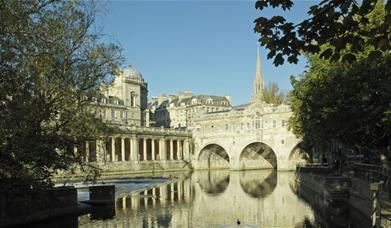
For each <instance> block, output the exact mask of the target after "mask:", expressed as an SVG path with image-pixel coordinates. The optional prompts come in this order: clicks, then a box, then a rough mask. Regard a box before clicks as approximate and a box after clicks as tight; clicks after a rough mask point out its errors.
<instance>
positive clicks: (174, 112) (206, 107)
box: [148, 92, 232, 129]
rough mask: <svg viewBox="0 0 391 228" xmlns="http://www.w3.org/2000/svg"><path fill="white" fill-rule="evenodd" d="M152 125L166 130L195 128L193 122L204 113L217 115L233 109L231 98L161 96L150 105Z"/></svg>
mask: <svg viewBox="0 0 391 228" xmlns="http://www.w3.org/2000/svg"><path fill="white" fill-rule="evenodd" d="M148 108H149V110H150V119H151V125H153V126H156V127H165V128H187V129H192V128H193V120H194V118H196V117H197V116H199V115H201V114H204V113H217V112H222V111H228V110H231V109H232V106H231V97H230V96H213V95H194V94H193V93H191V92H180V93H179V94H174V95H169V96H165V95H160V96H157V97H154V98H152V101H151V102H150V103H149V104H148Z"/></svg>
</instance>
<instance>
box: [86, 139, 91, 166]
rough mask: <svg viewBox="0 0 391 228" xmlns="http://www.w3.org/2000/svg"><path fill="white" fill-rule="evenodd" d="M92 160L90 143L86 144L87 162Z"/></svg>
mask: <svg viewBox="0 0 391 228" xmlns="http://www.w3.org/2000/svg"><path fill="white" fill-rule="evenodd" d="M89 159H90V143H89V142H88V141H87V142H86V162H89Z"/></svg>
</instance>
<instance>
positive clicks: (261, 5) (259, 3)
mask: <svg viewBox="0 0 391 228" xmlns="http://www.w3.org/2000/svg"><path fill="white" fill-rule="evenodd" d="M266 7H267V2H266V1H264V0H262V1H257V2H256V3H255V9H259V10H263V9H264V8H266Z"/></svg>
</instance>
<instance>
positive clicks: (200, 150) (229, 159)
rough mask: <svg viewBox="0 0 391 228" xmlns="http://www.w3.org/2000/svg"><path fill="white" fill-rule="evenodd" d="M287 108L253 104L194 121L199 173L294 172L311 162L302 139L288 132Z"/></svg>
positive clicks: (195, 152) (195, 154)
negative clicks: (216, 170)
mask: <svg viewBox="0 0 391 228" xmlns="http://www.w3.org/2000/svg"><path fill="white" fill-rule="evenodd" d="M291 114H292V113H291V111H290V108H289V106H287V105H278V106H277V105H266V104H261V103H258V104H250V105H248V106H246V107H244V108H238V109H234V110H231V111H229V112H220V113H211V114H207V115H205V116H203V117H202V118H199V119H197V120H195V122H196V123H197V127H196V129H194V130H193V140H194V145H195V148H194V156H193V161H192V162H193V166H194V167H195V168H196V169H221V168H227V169H231V170H247V169H268V168H272V169H278V170H294V169H295V168H296V165H297V164H299V163H303V162H305V161H306V159H308V158H309V156H308V154H307V153H305V152H304V151H303V149H302V148H301V144H300V142H301V139H299V138H297V137H296V136H295V135H294V134H293V133H292V132H291V131H289V130H288V127H287V121H288V119H289V117H290V116H291Z"/></svg>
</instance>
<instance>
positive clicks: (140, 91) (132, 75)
mask: <svg viewBox="0 0 391 228" xmlns="http://www.w3.org/2000/svg"><path fill="white" fill-rule="evenodd" d="M263 84H264V83H263V79H262V74H261V63H260V57H259V52H258V56H257V64H256V77H255V81H254V88H253V90H254V92H253V96H252V98H251V101H250V103H248V104H245V105H240V106H236V107H232V106H231V99H230V97H228V96H209V95H193V94H192V93H189V92H183V93H179V94H178V95H171V96H169V97H166V96H159V97H156V98H154V99H153V100H152V102H151V103H150V104H149V106H148V107H147V93H148V90H147V83H145V82H144V79H143V78H142V76H141V74H140V73H139V72H138V71H137V70H136V69H134V68H132V67H131V66H129V67H128V68H126V69H125V70H124V71H122V72H121V74H120V75H119V76H118V77H117V78H116V79H115V81H114V82H113V84H112V85H111V86H110V87H108V88H105V90H104V95H105V96H104V97H102V98H100V99H99V100H96V103H95V104H96V106H97V107H98V108H99V109H100V110H102V111H101V112H100V114H101V116H102V118H103V120H105V121H107V122H109V123H111V124H116V125H117V126H119V128H120V129H121V130H120V131H119V132H117V133H116V134H115V135H112V137H109V138H105V139H100V140H98V141H96V142H89V143H87V144H86V151H87V160H89V161H96V162H98V163H101V164H105V166H106V168H107V169H106V170H116V171H118V172H122V171H126V170H128V171H132V172H133V171H134V172H147V171H148V170H151V169H152V170H155V169H156V168H155V164H159V165H158V167H160V168H159V169H162V170H177V169H178V167H182V169H183V167H186V169H188V168H191V167H194V168H195V169H227V168H228V169H232V170H247V169H265V168H266V169H270V168H271V169H280V170H281V169H283V170H293V169H295V168H296V165H297V164H299V163H303V162H305V158H306V157H305V156H306V154H305V153H303V151H302V150H301V149H300V147H299V144H300V142H301V139H299V138H297V137H296V136H295V135H294V134H293V133H292V132H291V131H289V130H288V127H287V123H288V120H289V118H290V116H291V115H292V112H291V110H290V107H289V106H288V105H286V104H281V105H275V104H266V103H265V102H264V100H263V95H262V90H263ZM150 120H151V122H150ZM150 123H151V125H150ZM150 126H153V127H155V128H153V127H150ZM156 127H158V128H156ZM160 128H161V129H160ZM167 128H175V129H167ZM108 162H109V163H108ZM117 162H119V163H117ZM140 162H141V163H140ZM151 164H152V166H151Z"/></svg>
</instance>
